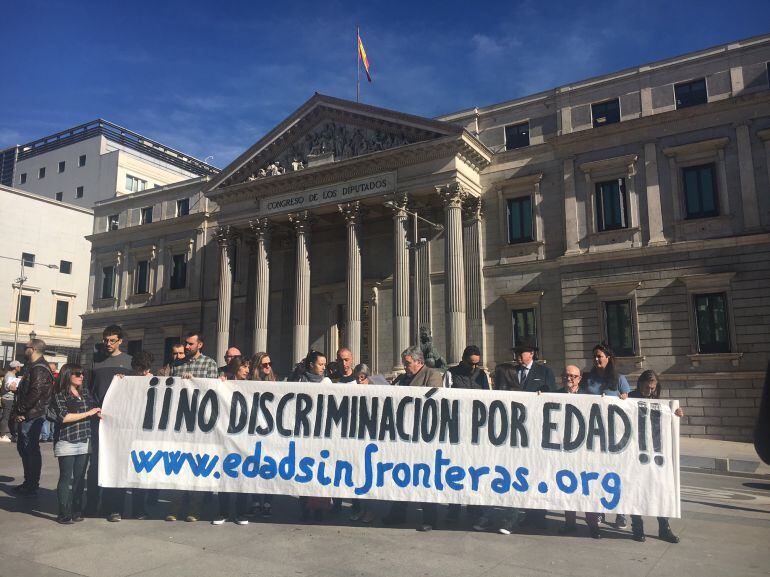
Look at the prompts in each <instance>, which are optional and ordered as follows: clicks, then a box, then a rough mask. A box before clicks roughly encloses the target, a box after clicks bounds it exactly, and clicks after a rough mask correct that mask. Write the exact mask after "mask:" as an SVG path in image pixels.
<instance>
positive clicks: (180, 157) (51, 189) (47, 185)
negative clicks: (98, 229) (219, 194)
mask: <svg viewBox="0 0 770 577" xmlns="http://www.w3.org/2000/svg"><path fill="white" fill-rule="evenodd" d="M218 172H219V170H218V169H217V168H215V167H213V166H211V165H209V164H206V163H205V162H203V161H201V160H198V159H196V158H193V157H192V156H190V155H188V154H184V153H183V152H179V151H178V150H174V149H172V148H170V147H168V146H166V145H164V144H161V143H159V142H155V141H153V140H151V139H149V138H147V137H145V136H142V135H141V134H137V133H135V132H131V131H130V130H127V129H125V128H122V127H120V126H117V125H116V124H113V123H111V122H107V121H106V120H102V119H97V120H94V121H93V122H88V123H86V124H81V125H80V126H76V127H74V128H70V129H68V130H64V131H62V132H59V133H56V134H52V135H50V136H45V137H43V138H40V139H38V140H35V141H33V142H28V143H26V144H21V145H17V146H15V147H12V148H8V149H6V150H4V151H2V152H0V184H4V185H6V186H13V187H15V188H18V189H20V190H26V191H28V192H34V193H37V194H40V195H43V196H45V197H46V198H51V199H53V200H57V201H59V202H65V203H70V204H76V205H78V206H85V207H89V208H90V207H93V205H94V204H95V203H96V202H98V201H100V200H104V199H107V198H112V197H114V196H120V195H123V194H130V193H133V192H141V191H143V190H146V189H150V188H154V187H158V186H164V185H167V184H171V183H174V182H179V181H182V180H187V179H189V178H193V177H196V176H211V175H215V174H217V173H218Z"/></svg>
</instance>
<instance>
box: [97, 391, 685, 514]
mask: <svg viewBox="0 0 770 577" xmlns="http://www.w3.org/2000/svg"><path fill="white" fill-rule="evenodd" d="M675 408H676V401H672V402H669V401H659V400H641V399H627V400H619V399H616V398H611V397H598V396H593V395H567V394H555V393H550V394H549V393H545V394H541V395H535V394H532V393H516V392H506V391H476V390H462V389H422V388H417V387H391V386H377V385H366V386H357V385H351V384H335V385H324V386H319V385H317V384H313V383H282V382H255V381H220V380H218V379H191V380H182V379H178V378H176V379H175V378H170V377H169V378H162V377H160V378H159V377H153V378H148V377H124V378H116V379H114V380H113V382H112V384H111V386H110V388H109V391H108V393H107V396H106V398H105V400H104V404H103V410H102V415H103V420H102V422H101V427H100V435H99V436H100V441H99V480H100V484H101V485H102V486H104V487H143V488H159V489H186V490H200V491H226V492H245V493H269V494H285V495H303V496H329V497H346V498H368V499H380V500H395V501H418V502H438V503H463V504H474V505H496V506H507V507H524V508H538V509H560V510H572V511H592V512H615V513H625V514H639V515H651V516H661V517H662V516H665V517H679V516H680V501H679V423H678V419H677V418H676V417H675V416H674V415H673V411H674V409H675Z"/></svg>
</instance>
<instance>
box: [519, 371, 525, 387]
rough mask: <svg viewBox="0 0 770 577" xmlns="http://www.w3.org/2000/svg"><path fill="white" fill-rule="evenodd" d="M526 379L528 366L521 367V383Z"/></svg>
mask: <svg viewBox="0 0 770 577" xmlns="http://www.w3.org/2000/svg"><path fill="white" fill-rule="evenodd" d="M526 380H527V367H521V368H520V369H519V383H520V384H522V385H523V384H524V382H525V381H526Z"/></svg>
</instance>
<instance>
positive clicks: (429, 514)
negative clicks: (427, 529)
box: [388, 501, 438, 527]
mask: <svg viewBox="0 0 770 577" xmlns="http://www.w3.org/2000/svg"><path fill="white" fill-rule="evenodd" d="M408 507H409V503H408V502H407V501H393V504H392V505H391V506H390V513H389V514H388V515H389V516H390V517H393V518H395V519H406V510H407V508H408ZM422 522H423V523H426V524H428V525H433V526H434V527H435V526H436V525H437V524H438V504H437V503H422Z"/></svg>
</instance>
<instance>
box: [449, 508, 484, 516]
mask: <svg viewBox="0 0 770 577" xmlns="http://www.w3.org/2000/svg"><path fill="white" fill-rule="evenodd" d="M461 507H462V505H449V512H448V513H447V519H450V520H457V519H459V518H460V508H461ZM467 507H468V511H467V512H468V517H469V518H471V519H478V518H479V517H483V516H484V507H483V506H482V505H468V506H467Z"/></svg>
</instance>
